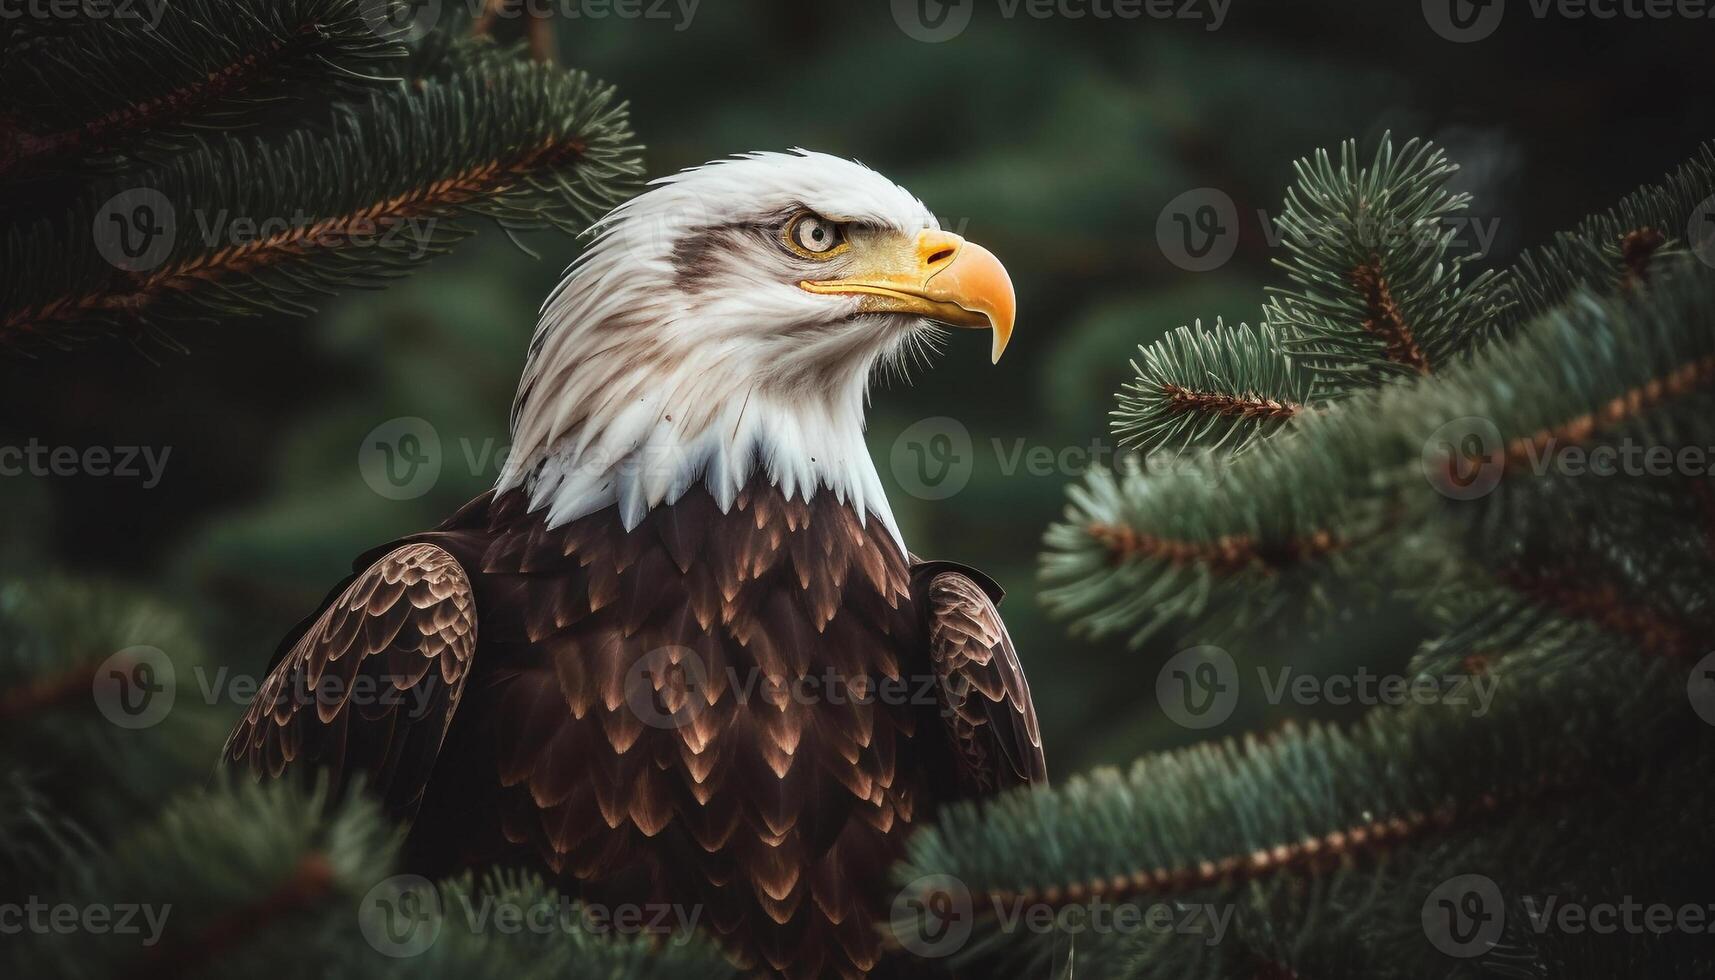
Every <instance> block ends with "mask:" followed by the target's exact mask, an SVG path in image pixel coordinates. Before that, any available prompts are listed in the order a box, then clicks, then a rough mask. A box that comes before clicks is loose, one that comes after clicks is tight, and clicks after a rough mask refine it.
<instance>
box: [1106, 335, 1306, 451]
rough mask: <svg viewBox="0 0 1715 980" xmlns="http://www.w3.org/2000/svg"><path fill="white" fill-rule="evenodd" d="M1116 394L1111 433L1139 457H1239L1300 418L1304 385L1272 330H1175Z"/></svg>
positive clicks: (1146, 352)
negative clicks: (1175, 453) (1157, 452)
mask: <svg viewBox="0 0 1715 980" xmlns="http://www.w3.org/2000/svg"><path fill="white" fill-rule="evenodd" d="M1138 350H1139V352H1140V353H1141V354H1142V355H1143V359H1142V364H1141V365H1140V364H1139V363H1138V362H1137V361H1133V362H1132V364H1131V366H1132V370H1133V371H1134V372H1135V373H1136V375H1137V376H1136V377H1135V378H1133V379H1132V380H1131V381H1128V382H1126V384H1125V386H1124V388H1122V389H1121V391H1120V393H1119V408H1118V409H1117V410H1116V411H1114V413H1113V429H1114V432H1115V433H1116V434H1117V435H1119V436H1120V438H1121V440H1122V441H1123V443H1124V444H1126V445H1128V446H1133V447H1136V448H1139V449H1144V450H1154V449H1169V450H1177V449H1184V448H1188V447H1191V446H1197V447H1199V448H1205V449H1209V450H1216V449H1226V450H1228V451H1231V452H1236V451H1238V450H1240V449H1242V448H1244V446H1245V445H1246V444H1248V443H1249V442H1250V440H1252V439H1254V438H1257V437H1258V436H1261V435H1265V434H1267V433H1270V432H1273V431H1274V430H1276V429H1278V428H1279V427H1280V425H1281V424H1282V423H1284V422H1286V421H1287V420H1289V419H1291V418H1293V417H1294V416H1296V415H1298V414H1299V413H1301V412H1303V411H1305V410H1306V409H1305V404H1304V403H1305V398H1306V394H1307V392H1306V390H1305V389H1306V387H1307V386H1306V384H1305V383H1304V379H1303V377H1302V375H1301V374H1300V372H1298V371H1297V370H1296V369H1295V367H1294V365H1293V363H1292V358H1290V357H1288V356H1287V355H1285V354H1284V353H1281V352H1280V341H1279V335H1278V332H1277V331H1276V330H1275V329H1274V328H1273V327H1272V326H1270V325H1269V324H1266V323H1265V324H1263V325H1261V326H1260V327H1258V328H1257V329H1255V330H1252V329H1251V328H1250V327H1248V326H1245V325H1244V324H1240V325H1239V326H1238V327H1237V328H1231V327H1228V326H1226V325H1225V324H1224V323H1222V322H1221V321H1220V320H1218V319H1217V320H1216V321H1215V327H1214V329H1212V330H1208V331H1205V330H1204V329H1203V324H1202V323H1201V321H1199V322H1198V323H1197V324H1196V325H1195V326H1193V327H1180V328H1179V329H1178V330H1176V331H1174V332H1172V333H1170V334H1168V335H1167V336H1165V337H1163V338H1162V339H1161V340H1159V341H1157V342H1156V343H1155V344H1152V345H1151V346H1149V347H1139V348H1138Z"/></svg>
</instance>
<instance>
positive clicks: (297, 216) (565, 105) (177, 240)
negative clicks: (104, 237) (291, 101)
mask: <svg viewBox="0 0 1715 980" xmlns="http://www.w3.org/2000/svg"><path fill="white" fill-rule="evenodd" d="M353 167H361V168H362V169H363V171H364V173H363V175H362V177H361V178H360V177H357V176H355V175H349V174H347V171H349V170H350V169H351V168H353ZM638 170H639V163H638V159H637V148H636V147H635V146H634V145H633V144H632V142H631V132H630V129H629V126H628V123H627V120H626V110H625V106H624V105H623V104H616V103H615V102H614V100H613V91H612V89H610V88H608V87H606V86H602V85H598V84H596V83H593V82H591V81H590V80H588V79H587V78H586V77H585V76H584V75H582V74H581V73H575V72H566V71H563V70H559V69H553V68H549V67H546V66H536V65H523V64H516V65H510V66H508V67H507V68H506V70H504V71H500V72H498V73H496V74H493V75H483V76H476V77H460V78H459V79H457V80H456V81H449V82H424V83H423V84H422V86H421V89H420V90H418V91H389V92H385V93H377V94H373V95H372V96H371V97H370V99H369V101H368V104H367V105H366V106H363V107H361V108H356V109H344V110H342V111H341V112H339V113H338V115H337V116H336V119H335V122H334V125H333V126H332V127H331V130H330V132H329V133H328V134H327V135H325V136H321V137H318V136H314V135H311V134H309V133H306V132H294V133H291V134H290V135H289V136H288V137H286V138H285V139H284V140H280V141H274V142H269V141H264V140H260V139H258V140H241V139H238V138H233V137H228V138H226V139H224V140H222V141H219V142H214V141H209V142H205V143H203V144H201V145H199V147H198V149H197V150H196V151H195V152H192V153H189V154H186V155H184V156H182V157H178V158H175V159H174V160H173V161H172V162H171V163H170V164H168V165H166V166H164V167H162V168H161V170H160V171H158V172H157V173H155V174H152V175H151V176H150V177H149V178H148V180H147V181H146V182H145V183H144V184H143V187H144V188H145V189H146V191H147V192H149V193H151V194H153V195H157V196H155V197H153V198H150V200H152V201H154V202H156V203H155V204H154V205H152V206H151V207H150V210H149V212H148V214H147V215H143V216H144V217H147V218H148V224H149V225H150V229H153V232H152V233H153V234H159V235H162V236H164V237H165V240H166V244H165V246H164V247H162V248H161V249H160V251H162V252H164V255H157V254H153V253H151V252H150V251H148V250H145V251H144V252H143V254H142V255H141V257H140V259H137V260H133V259H131V258H130V256H129V255H128V254H126V253H124V252H122V251H116V249H120V248H121V247H122V246H123V245H124V244H125V243H127V242H130V241H131V240H132V236H133V233H134V232H135V234H136V236H137V237H138V238H139V239H140V240H151V241H152V239H144V238H143V236H145V234H149V233H151V232H150V231H149V229H142V230H139V229H134V228H133V227H131V226H128V225H127V224H126V223H125V222H126V220H127V216H131V217H133V218H135V216H136V215H142V214H143V213H142V212H134V211H131V210H126V209H123V208H122V209H121V211H123V213H122V214H113V213H111V211H109V213H103V208H104V207H110V205H109V204H107V203H105V202H110V200H111V196H112V195H113V192H114V190H115V187H116V186H118V185H112V184H110V185H107V186H104V187H100V188H98V189H96V190H95V191H94V192H93V193H91V194H89V195H88V196H86V198H85V200H84V201H83V203H82V204H81V205H80V206H79V207H78V208H77V209H76V210H75V211H74V213H73V215H72V217H70V218H69V219H67V220H65V221H63V222H59V223H50V222H46V221H44V222H39V223H37V224H36V225H35V226H33V227H31V228H28V229H14V230H13V231H12V232H11V233H10V234H8V236H7V238H6V240H5V243H4V246H3V247H0V267H3V268H4V272H3V273H0V275H3V276H4V282H3V284H0V345H15V344H19V343H23V342H26V341H39V342H46V343H50V344H60V345H63V344H65V343H67V342H70V341H74V340H76V339H79V338H80V337H81V336H84V335H87V334H89V333H95V332H114V333H120V334H131V335H134V336H135V335H138V334H142V335H145V336H147V335H149V333H148V331H150V330H158V329H159V328H163V327H167V326H171V325H174V324H177V323H181V322H184V321H193V320H199V319H212V318H216V317H222V316H230V315H235V314H256V313H262V312H266V311H273V312H280V313H287V314H304V313H307V312H309V311H311V310H313V309H314V303H315V302H316V300H317V298H318V297H320V296H326V295H331V294H333V293H334V292H336V291H338V290H339V289H342V288H350V287H358V288H363V287H374V286H377V285H379V284H381V283H382V282H384V281H385V280H387V279H389V278H392V277H396V276H398V275H402V274H404V273H405V272H406V271H408V270H409V269H410V268H412V267H413V266H415V265H416V264H418V263H420V262H421V261H423V260H425V259H427V258H429V257H431V256H433V255H437V254H440V253H442V252H445V251H446V250H447V249H448V248H449V247H450V246H451V245H452V244H453V243H454V242H456V241H458V240H459V239H462V238H464V237H466V236H467V235H469V234H471V233H472V231H473V230H474V227H473V225H472V224H471V219H475V218H488V219H490V220H492V221H494V222H495V223H496V224H498V225H500V226H501V227H502V228H505V229H507V230H509V231H511V230H521V229H532V228H544V227H552V228H558V229H560V230H563V231H567V232H576V231H578V230H580V229H581V228H582V227H583V226H584V224H586V223H587V222H588V221H590V220H592V219H593V218H594V216H595V215H597V214H599V213H600V212H602V211H604V210H606V209H607V208H609V207H611V206H612V205H613V204H615V203H617V202H618V201H619V200H621V199H623V197H624V196H625V195H626V194H627V193H628V192H629V191H630V190H631V189H632V187H633V186H634V182H635V179H636V177H637V174H638ZM161 202H164V204H162V203H161ZM163 210H167V211H170V214H167V215H162V214H160V213H159V212H160V211H163ZM101 217H107V218H109V219H110V220H111V221H112V222H114V224H113V227H114V228H115V229H116V232H115V234H114V236H111V237H114V238H115V240H114V241H110V242H108V243H107V245H106V252H107V257H104V256H103V254H102V249H101V248H98V247H92V246H91V243H90V242H89V241H88V235H89V229H90V228H92V227H95V228H97V229H98V231H100V230H101V229H103V228H107V227H108V226H107V225H102V224H100V222H99V220H98V219H99V218H101ZM244 218H247V219H250V220H251V221H255V222H270V223H271V224H270V230H267V231H265V232H262V233H259V234H255V235H250V236H243V237H242V240H237V239H238V238H239V237H240V236H238V235H237V232H238V231H239V230H240V229H239V226H238V225H236V224H233V221H234V219H244ZM68 255H69V256H71V257H72V258H71V260H70V261H67V256H68ZM110 257H111V258H114V259H115V260H116V261H114V262H110V261H109V260H108V258H110Z"/></svg>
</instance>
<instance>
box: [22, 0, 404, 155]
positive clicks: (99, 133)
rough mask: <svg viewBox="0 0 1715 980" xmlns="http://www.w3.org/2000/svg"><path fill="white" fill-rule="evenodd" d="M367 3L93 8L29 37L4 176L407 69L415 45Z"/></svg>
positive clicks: (333, 93) (173, 144) (339, 91)
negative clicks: (388, 27) (370, 18)
mask: <svg viewBox="0 0 1715 980" xmlns="http://www.w3.org/2000/svg"><path fill="white" fill-rule="evenodd" d="M363 2H364V0H173V2H171V3H166V4H163V5H162V6H161V7H160V12H161V20H160V23H159V24H158V25H151V24H150V23H149V22H148V21H147V19H145V18H144V17H142V16H140V15H139V16H132V17H124V16H107V17H93V18H90V19H88V20H87V21H86V22H79V23H77V24H76V25H75V27H73V28H70V29H66V30H63V31H59V32H56V33H54V34H52V35H49V36H38V37H32V38H30V39H29V40H30V43H28V44H22V43H15V44H14V46H13V47H12V48H11V49H9V50H8V51H7V55H8V57H7V58H6V62H5V67H4V68H0V88H4V89H6V90H7V91H8V93H9V94H10V95H11V96H12V103H11V104H12V115H11V117H10V118H9V119H8V120H7V123H6V126H5V129H4V130H0V180H7V179H17V178H18V177H21V176H25V175H30V174H39V173H41V172H43V171H44V169H51V168H59V169H67V168H69V169H72V170H78V169H82V168H85V167H88V166H91V165H96V164H100V163H102V162H104V161H105V160H106V158H108V157H110V156H111V155H113V154H115V153H119V152H138V151H141V150H150V151H156V152H159V151H162V150H165V149H173V148H179V147H183V146H185V145H187V144H189V143H191V142H193V141H194V138H195V136H196V135H197V133H198V131H199V130H206V129H208V128H209V127H211V126H220V127H222V128H227V129H230V128H232V127H235V126H239V125H243V124H244V123H246V122H250V121H254V120H255V119H256V118H258V117H259V116H260V115H262V114H266V113H277V112H278V111H279V110H280V108H281V107H282V105H284V104H287V103H292V102H300V103H301V102H305V101H308V100H311V99H320V100H326V101H334V100H337V99H340V98H344V97H346V96H349V95H354V94H359V93H361V92H362V90H364V89H365V88H369V89H373V88H375V87H377V86H379V85H381V84H383V83H386V82H389V81H397V74H396V71H397V69H398V67H399V66H400V65H401V64H402V59H403V56H404V53H405V51H404V48H403V47H401V46H399V45H397V44H395V43H393V41H392V39H390V38H388V37H384V36H382V35H379V34H377V33H376V31H375V30H374V29H372V28H371V26H370V25H369V24H368V23H367V22H366V21H365V19H364V18H363V16H362V12H363V11H362V8H361V4H362V3H363ZM389 69H393V70H394V72H395V73H394V74H389V73H388V71H389Z"/></svg>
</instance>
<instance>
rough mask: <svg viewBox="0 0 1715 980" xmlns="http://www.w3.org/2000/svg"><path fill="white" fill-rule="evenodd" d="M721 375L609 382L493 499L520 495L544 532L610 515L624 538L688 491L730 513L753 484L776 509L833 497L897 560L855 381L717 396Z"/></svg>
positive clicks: (703, 368)
mask: <svg viewBox="0 0 1715 980" xmlns="http://www.w3.org/2000/svg"><path fill="white" fill-rule="evenodd" d="M732 367H733V365H730V364H728V365H718V364H696V365H691V364H687V365H684V366H682V367H680V368H679V369H677V370H675V371H672V372H669V373H668V375H667V376H666V377H665V378H664V377H663V376H662V374H661V372H660V370H659V366H656V368H655V369H653V370H651V371H645V372H640V373H639V374H638V375H637V376H627V377H618V378H614V379H613V380H612V381H611V382H610V384H608V385H607V386H606V387H605V390H604V391H602V392H601V394H600V396H599V397H600V409H599V410H598V411H595V412H591V413H590V414H588V415H586V416H585V417H584V419H583V421H582V423H581V424H580V425H578V426H577V427H576V428H575V429H574V430H573V431H571V432H568V433H567V434H566V435H564V436H562V437H561V438H559V439H557V440H555V441H554V442H553V444H552V445H551V446H550V447H549V448H548V449H547V451H545V452H542V453H539V454H537V458H536V459H535V460H534V461H529V460H526V461H518V462H519V464H520V465H518V466H517V468H513V467H510V466H509V467H508V470H507V472H506V473H504V474H503V475H502V477H501V480H500V483H499V486H498V488H497V489H499V490H501V491H504V490H507V489H510V488H511V487H513V486H523V487H524V488H525V489H526V491H527V492H528V494H529V498H530V509H531V511H533V512H535V511H543V512H544V517H545V520H546V522H547V524H548V526H549V527H558V526H560V525H562V524H565V523H567V522H570V521H574V520H577V519H578V518H580V517H584V516H586V515H588V514H593V513H596V512H598V511H600V510H603V509H605V508H608V507H614V508H616V509H617V512H618V516H619V519H620V520H621V522H622V523H623V524H624V526H625V528H626V529H627V530H631V529H633V528H636V527H637V526H638V525H639V524H641V523H642V522H643V519H644V518H645V517H646V516H647V515H648V513H649V512H650V511H651V510H653V509H654V508H656V507H660V506H664V505H671V504H673V503H675V502H676V501H678V500H679V498H680V497H682V496H684V494H686V493H687V492H692V491H694V490H695V489H698V488H701V489H703V490H706V491H707V492H708V493H709V494H710V496H712V497H713V498H714V500H715V503H716V505H717V506H718V507H719V508H720V509H721V511H722V512H723V513H730V512H731V510H732V507H733V504H734V502H735V500H736V499H737V498H738V495H739V494H740V492H741V491H742V490H743V489H744V487H745V486H746V485H747V484H748V483H749V482H750V481H751V479H752V478H753V477H755V476H761V477H764V478H766V480H767V482H768V483H769V484H771V485H772V486H774V487H776V488H777V489H778V490H779V491H780V492H781V494H782V495H783V496H784V497H785V498H786V499H787V500H792V499H798V498H801V499H803V500H805V501H808V500H810V499H811V498H813V497H815V496H816V495H817V494H823V493H827V494H832V495H833V496H834V498H835V499H836V500H838V501H839V502H840V503H841V504H843V505H845V506H847V507H849V508H851V509H852V510H853V511H854V512H855V513H856V514H857V516H858V519H859V520H860V522H863V523H864V524H866V525H867V523H868V522H869V521H871V520H877V521H880V522H881V524H882V526H883V527H885V528H886V529H887V531H888V533H889V534H890V535H891V536H892V537H893V539H894V542H895V543H896V544H898V545H899V548H900V551H901V552H904V551H905V550H906V549H905V542H904V539H903V537H902V536H901V535H900V533H899V527H898V524H897V523H896V521H895V520H894V517H893V512H892V509H891V507H889V505H888V501H887V495H886V492H885V490H884V489H883V487H882V484H881V478H880V476H879V474H878V473H877V471H876V468H875V462H874V460H873V459H871V457H870V454H869V447H868V445H867V444H866V442H865V441H864V412H863V409H864V405H865V398H866V391H867V386H866V383H865V382H866V379H865V378H863V377H861V376H860V377H858V378H857V379H856V380H855V381H852V382H849V383H835V384H830V385H827V386H825V387H821V388H816V387H811V386H804V385H798V386H792V387H790V388H787V389H779V388H774V387H770V386H769V385H767V384H766V383H763V382H754V383H748V384H744V383H729V384H726V385H720V383H719V382H718V380H717V379H719V378H720V377H721V376H722V375H723V374H725V375H726V376H728V377H732V376H733V373H732V371H731V368H732ZM754 367H755V366H752V368H753V369H754ZM723 368H724V369H726V370H724V371H723V370H722V369H723Z"/></svg>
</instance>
